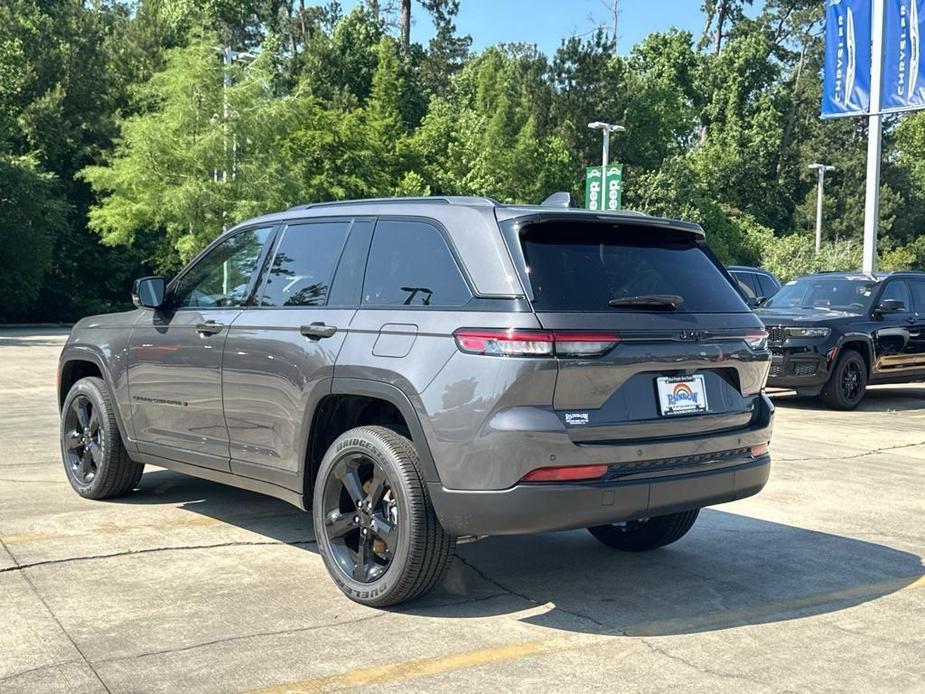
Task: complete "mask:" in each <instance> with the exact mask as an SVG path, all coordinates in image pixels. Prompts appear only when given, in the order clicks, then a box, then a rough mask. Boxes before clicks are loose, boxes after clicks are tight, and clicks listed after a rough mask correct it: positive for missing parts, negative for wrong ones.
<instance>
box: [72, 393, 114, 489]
mask: <svg viewBox="0 0 925 694" xmlns="http://www.w3.org/2000/svg"><path fill="white" fill-rule="evenodd" d="M103 445H104V443H103V441H102V428H101V426H100V418H99V416H98V413H97V411H96V408H95V407H94V406H93V403H92V402H90V399H89V398H88V397H87V396H86V395H78V396H77V397H75V398H74V399H73V400H71V404H70V407H69V408H68V409H67V412H66V413H65V417H64V456H65V463H66V464H67V465H68V466H70V469H71V474H72V475H73V477H74V479H75V480H76V481H77V482H78V483H80V484H86V485H89V484H92V483H93V480H94V478H95V477H96V475H97V473H98V472H99V470H100V466H101V465H102V464H103Z"/></svg>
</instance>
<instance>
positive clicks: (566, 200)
mask: <svg viewBox="0 0 925 694" xmlns="http://www.w3.org/2000/svg"><path fill="white" fill-rule="evenodd" d="M542 206H543V207H570V208H571V207H578V203H577V202H575V197H574V196H573V195H572V194H571V193H567V192H564V191H560V192H558V193H553V194H552V195H550V196H549V197H548V198H546V199H545V200H543V202H542Z"/></svg>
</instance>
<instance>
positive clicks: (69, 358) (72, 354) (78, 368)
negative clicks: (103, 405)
mask: <svg viewBox="0 0 925 694" xmlns="http://www.w3.org/2000/svg"><path fill="white" fill-rule="evenodd" d="M87 377H95V378H99V379H101V380H102V381H103V383H104V384H105V386H106V388H108V389H109V396H110V399H111V400H112V405H113V410H114V411H115V415H116V422H117V424H118V425H119V432H120V433H121V434H122V441H123V445H125V446H126V447H127V448H129V449H131V447H132V444H131V443H130V441H129V439H128V437H127V436H126V434H127V432H128V430H127V429H126V428H125V420H124V419H123V418H122V411H121V409H120V407H119V399H118V398H117V397H116V389H115V388H114V387H113V380H112V374H111V373H110V372H109V369H108V368H107V366H106V361H105V360H104V359H103V357H102V356H101V355H99V354H97V353H96V352H94V351H92V350H90V349H77V350H68V349H67V348H65V351H64V352H62V354H61V358H60V360H59V362H58V384H57V395H58V412H59V413H60V412H61V408H62V407H64V399H65V398H66V397H67V394H68V393H69V392H70V390H71V388H72V387H73V386H74V384H75V383H77V381H79V380H80V379H82V378H87Z"/></svg>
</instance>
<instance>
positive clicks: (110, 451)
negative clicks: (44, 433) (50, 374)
mask: <svg viewBox="0 0 925 694" xmlns="http://www.w3.org/2000/svg"><path fill="white" fill-rule="evenodd" d="M61 457H62V459H63V460H64V470H65V472H66V473H67V481H68V482H70V483H71V487H73V488H74V491H75V492H77V493H78V494H80V495H81V496H82V497H84V498H86V499H108V498H111V497H114V496H122V495H123V494H127V493H128V492H130V491H132V490H133V489H134V488H135V485H137V484H138V480H140V479H141V474H142V473H143V472H144V469H145V466H144V465H141V464H139V463H135V462H132V460H131V459H130V458H129V456H128V453H127V452H126V450H125V446H124V445H122V436H121V434H120V433H119V424H118V422H117V421H116V410H115V407H114V406H113V404H112V398H110V397H109V389H108V388H107V387H106V383H105V382H104V381H103V380H102V379H100V378H93V377H88V378H82V379H80V380H79V381H77V383H75V384H74V385H73V386H72V387H71V390H70V391H69V392H68V394H67V397H66V398H65V399H64V407H62V408H61Z"/></svg>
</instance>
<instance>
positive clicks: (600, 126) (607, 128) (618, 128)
mask: <svg viewBox="0 0 925 694" xmlns="http://www.w3.org/2000/svg"><path fill="white" fill-rule="evenodd" d="M588 127H589V128H591V129H592V130H603V131H604V154H603V157H602V161H601V163H602V164H603V165H604V166H607V164H609V163H610V133H622V132H626V128H624V127H623V126H622V125H614V124H612V123H602V122H601V121H594V122H593V123H588Z"/></svg>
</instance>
